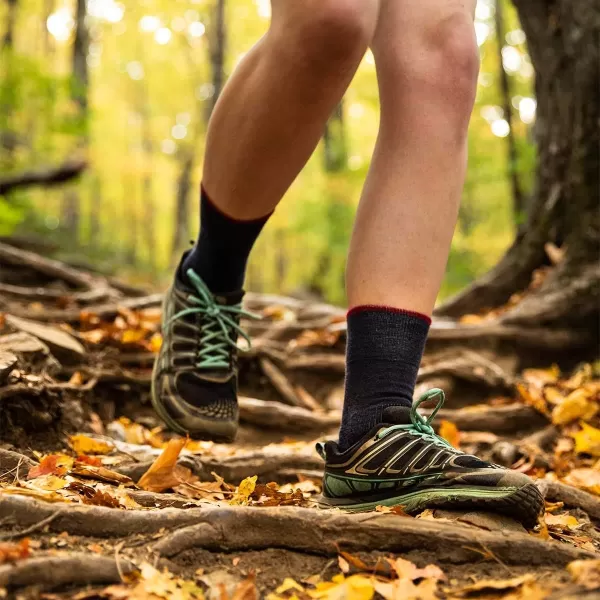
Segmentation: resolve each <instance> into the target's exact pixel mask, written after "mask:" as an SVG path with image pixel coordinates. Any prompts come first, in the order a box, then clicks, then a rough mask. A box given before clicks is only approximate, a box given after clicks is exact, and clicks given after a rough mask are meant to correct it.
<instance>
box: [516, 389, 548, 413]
mask: <svg viewBox="0 0 600 600" xmlns="http://www.w3.org/2000/svg"><path fill="white" fill-rule="evenodd" d="M517 391H518V392H519V395H520V396H521V398H522V399H523V402H525V404H528V405H529V406H532V407H533V408H535V410H537V411H538V412H540V413H542V414H543V415H547V414H548V405H547V404H546V399H545V398H544V396H542V392H541V390H540V389H538V388H536V387H535V386H533V385H532V386H531V387H528V386H526V385H525V384H523V383H517Z"/></svg>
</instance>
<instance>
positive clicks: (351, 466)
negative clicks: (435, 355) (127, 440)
mask: <svg viewBox="0 0 600 600" xmlns="http://www.w3.org/2000/svg"><path fill="white" fill-rule="evenodd" d="M436 397H437V399H438V403H437V406H436V408H435V409H434V410H433V412H432V414H431V416H430V417H429V418H427V419H425V418H424V417H422V416H421V415H420V414H419V412H418V410H417V409H418V407H419V406H420V405H421V404H422V403H423V402H426V401H428V400H431V399H433V398H436ZM443 403H444V392H443V391H442V390H439V389H432V390H430V391H429V392H427V393H425V394H424V395H423V396H421V398H420V399H419V400H418V401H417V402H415V403H414V404H413V407H412V408H405V407H391V408H388V409H386V410H385V411H384V413H383V419H384V421H385V423H384V424H380V425H378V426H377V427H375V428H374V429H373V430H371V431H370V432H369V433H368V434H367V435H366V436H365V437H364V438H363V439H362V440H360V441H359V442H358V443H356V444H355V445H354V446H352V447H351V448H348V450H346V451H344V452H340V451H339V448H338V445H337V444H336V443H335V442H327V443H325V444H317V450H318V451H319V453H320V454H321V456H322V457H323V458H324V460H325V476H324V478H323V495H322V496H321V499H320V505H321V506H322V507H324V506H330V507H338V508H341V509H344V510H350V511H369V510H374V509H375V508H376V507H377V506H378V505H383V506H397V505H401V506H402V508H403V509H404V511H406V512H407V513H409V514H410V513H413V514H414V513H418V512H420V511H422V510H424V509H425V508H449V509H457V508H458V509H463V508H469V509H472V508H475V509H478V510H484V511H495V512H500V513H503V514H505V515H508V516H510V517H512V518H514V519H517V520H518V521H521V522H522V523H523V525H525V526H526V527H529V528H533V527H535V525H536V524H537V521H538V517H539V515H540V513H541V512H542V510H543V507H544V500H543V498H542V495H541V494H540V492H539V491H538V489H537V487H536V486H535V484H534V483H533V481H532V480H531V479H530V478H529V477H527V476H526V475H523V474H522V473H517V472H516V471H511V470H509V469H505V468H503V467H500V466H499V465H495V464H490V463H487V462H484V461H482V460H480V459H479V458H477V457H475V456H472V455H469V454H465V453H463V452H461V451H460V450H457V449H456V448H454V447H453V446H451V445H450V444H449V443H448V442H446V441H445V440H444V439H443V438H441V437H440V436H438V435H436V433H435V432H434V430H433V427H432V426H431V421H432V420H433V418H434V417H435V415H436V413H437V412H438V410H439V409H440V408H441V407H442V405H443Z"/></svg>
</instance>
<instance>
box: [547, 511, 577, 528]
mask: <svg viewBox="0 0 600 600" xmlns="http://www.w3.org/2000/svg"><path fill="white" fill-rule="evenodd" d="M544 518H545V520H546V525H548V527H556V528H558V529H561V528H563V529H564V528H567V529H574V528H576V527H579V525H580V523H579V521H578V520H577V519H576V518H575V517H574V516H573V515H570V514H568V513H563V514H562V515H552V514H549V513H547V514H546V515H545V517H544Z"/></svg>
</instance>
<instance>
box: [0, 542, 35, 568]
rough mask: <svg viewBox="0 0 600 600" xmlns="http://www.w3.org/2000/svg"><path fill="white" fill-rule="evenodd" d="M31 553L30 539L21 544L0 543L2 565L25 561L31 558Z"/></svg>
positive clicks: (0, 561)
mask: <svg viewBox="0 0 600 600" xmlns="http://www.w3.org/2000/svg"><path fill="white" fill-rule="evenodd" d="M30 552H31V551H30V548H29V538H23V539H22V540H21V541H19V542H0V564H1V563H6V562H16V561H18V560H23V559H24V558H28V557H29V555H30Z"/></svg>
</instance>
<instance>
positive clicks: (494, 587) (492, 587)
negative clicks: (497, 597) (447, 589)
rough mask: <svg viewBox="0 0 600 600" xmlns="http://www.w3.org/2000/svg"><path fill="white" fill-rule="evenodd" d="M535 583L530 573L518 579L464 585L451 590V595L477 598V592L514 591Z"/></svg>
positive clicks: (493, 580) (483, 581)
mask: <svg viewBox="0 0 600 600" xmlns="http://www.w3.org/2000/svg"><path fill="white" fill-rule="evenodd" d="M534 581H535V576H534V575H532V574H531V573H526V574H525V575H521V576H520V577H513V578H512V579H482V580H481V581H478V582H476V583H473V584H471V585H466V586H464V587H461V588H459V589H453V590H452V594H453V595H456V596H459V597H465V596H471V595H473V596H477V595H479V592H491V591H506V590H514V589H516V588H519V587H521V586H523V585H524V584H526V583H532V582H534Z"/></svg>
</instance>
